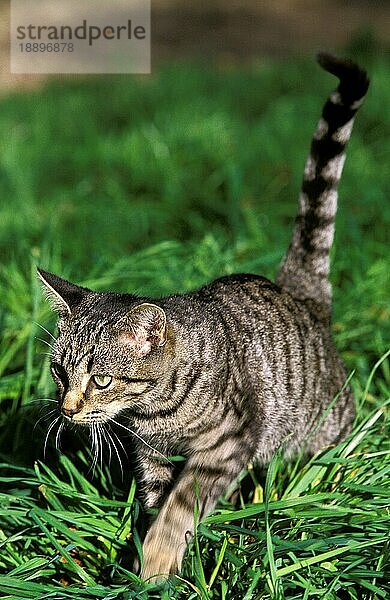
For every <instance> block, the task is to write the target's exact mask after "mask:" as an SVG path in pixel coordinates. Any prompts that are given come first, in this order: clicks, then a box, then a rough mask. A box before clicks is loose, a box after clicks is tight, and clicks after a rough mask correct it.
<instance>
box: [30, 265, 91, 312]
mask: <svg viewBox="0 0 390 600" xmlns="http://www.w3.org/2000/svg"><path fill="white" fill-rule="evenodd" d="M37 271H38V277H39V279H40V280H41V282H42V283H43V287H44V290H45V294H46V296H47V298H48V299H49V300H50V303H51V306H52V308H53V310H55V311H57V312H58V313H59V314H60V316H61V317H67V316H69V315H70V314H71V312H72V310H73V309H74V308H75V307H76V306H77V305H78V304H80V302H81V301H82V299H83V297H84V296H85V294H87V293H89V292H90V290H87V289H86V288H83V287H80V286H78V285H75V284H74V283H70V281H66V279H62V277H58V276H57V275H54V274H53V273H48V272H47V271H44V270H43V269H38V270H37Z"/></svg>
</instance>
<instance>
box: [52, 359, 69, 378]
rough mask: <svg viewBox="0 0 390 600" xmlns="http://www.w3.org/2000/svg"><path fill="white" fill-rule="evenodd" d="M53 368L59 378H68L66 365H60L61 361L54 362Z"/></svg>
mask: <svg viewBox="0 0 390 600" xmlns="http://www.w3.org/2000/svg"><path fill="white" fill-rule="evenodd" d="M51 370H52V373H53V374H54V375H56V376H57V377H58V378H59V379H61V381H64V380H65V379H67V374H66V371H65V369H64V367H63V366H62V365H60V364H59V363H52V364H51Z"/></svg>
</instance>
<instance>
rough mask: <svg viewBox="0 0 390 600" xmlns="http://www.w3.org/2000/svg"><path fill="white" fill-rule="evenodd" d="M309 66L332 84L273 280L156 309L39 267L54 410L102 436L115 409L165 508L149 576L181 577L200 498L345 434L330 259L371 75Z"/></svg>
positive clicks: (346, 405)
mask: <svg viewBox="0 0 390 600" xmlns="http://www.w3.org/2000/svg"><path fill="white" fill-rule="evenodd" d="M318 60H319V63H320V65H321V66H322V67H323V68H324V69H325V70H326V71H329V72H330V73H332V74H334V75H336V76H337V77H338V79H339V80H340V83H339V86H338V88H337V91H335V92H334V93H333V94H332V95H331V96H330V98H329V99H328V101H327V102H326V104H325V106H324V108H323V112H322V116H321V119H320V121H319V124H318V127H317V129H316V131H315V133H314V137H313V140H312V144H311V150H310V154H309V157H308V159H307V162H306V166H305V172H304V179H303V185H302V190H301V194H300V201H299V214H298V217H297V219H296V224H295V229H294V234H293V239H292V242H291V245H290V247H289V250H288V252H287V254H286V256H285V258H284V260H283V263H282V266H281V268H280V270H279V274H278V276H277V280H276V283H272V282H271V281H269V280H267V279H265V278H263V277H259V276H256V275H233V276H230V277H222V278H221V279H217V280H216V281H213V282H212V283H210V284H208V285H206V286H204V287H203V288H201V289H200V290H198V291H195V292H191V293H188V294H184V295H173V296H168V297H166V298H161V299H158V300H153V299H150V298H146V297H139V296H135V295H132V294H117V293H112V292H104V293H96V292H93V291H91V290H89V289H85V288H83V287H79V286H77V285H75V284H73V283H69V282H68V281H65V280H64V279H61V278H60V277H57V276H56V275H53V274H50V273H47V272H45V271H43V270H39V276H40V278H41V280H42V282H43V284H44V286H45V289H46V292H47V295H48V296H49V298H50V299H51V300H52V303H53V306H54V308H55V310H57V311H58V313H59V335H58V338H57V340H56V341H55V343H54V347H53V351H52V365H51V368H52V373H53V377H54V379H55V382H56V384H57V386H58V401H59V410H60V412H61V414H62V415H63V417H64V418H65V419H67V420H69V421H72V423H76V424H80V425H83V426H96V424H99V426H100V427H102V426H105V427H107V428H109V427H110V423H112V420H113V419H115V418H117V416H118V413H121V415H122V418H123V419H125V421H123V422H127V424H128V426H129V427H130V428H131V429H132V430H133V431H134V434H135V435H134V438H133V442H132V443H133V444H134V448H135V450H136V454H137V457H138V459H137V466H138V469H137V470H138V472H139V474H140V476H139V484H140V488H141V489H142V492H143V496H144V502H145V506H146V507H147V508H150V507H160V506H161V510H160V512H159V514H158V516H157V518H156V519H155V521H154V522H153V523H152V525H151V527H150V529H149V531H148V533H147V535H146V538H145V541H144V545H143V553H144V562H143V569H142V576H143V577H144V578H145V579H146V578H149V577H152V576H154V577H155V576H157V575H159V576H160V577H161V576H163V577H164V576H168V575H169V574H171V573H176V572H177V571H178V570H179V569H180V567H181V562H182V559H183V555H184V552H185V549H186V540H187V539H188V532H193V528H194V502H195V500H196V496H197V497H198V501H199V506H200V509H201V515H200V518H202V516H205V515H207V514H208V513H210V511H212V510H213V509H214V507H215V505H216V502H217V500H218V498H219V496H220V495H221V494H222V493H223V492H224V490H225V489H226V488H227V486H228V485H229V484H230V483H231V482H232V481H233V480H234V479H235V478H236V477H237V476H238V474H239V473H240V471H241V470H242V469H243V468H244V467H245V465H246V464H247V463H248V462H249V461H253V460H256V461H258V462H260V463H266V462H267V461H269V460H270V458H271V457H272V455H273V454H274V453H275V451H276V450H277V449H278V448H279V447H280V446H281V445H283V447H284V453H285V455H286V456H287V457H289V456H291V455H293V454H294V453H295V452H296V451H298V450H304V451H306V452H307V453H309V454H312V453H315V452H317V451H318V450H320V449H321V448H323V447H325V446H327V445H329V444H335V443H337V442H338V441H340V440H342V439H343V438H344V437H345V436H346V434H347V433H348V432H349V431H350V428H351V423H352V420H353V417H354V408H353V399H352V397H351V392H350V390H349V389H348V388H344V389H342V388H343V384H344V383H345V379H346V375H345V371H344V367H343V364H342V361H341V359H340V358H339V356H338V354H337V351H336V349H335V347H334V344H333V341H332V337H331V330H330V322H331V286H330V283H329V279H328V274H329V250H330V248H331V245H332V241H333V233H334V221H335V214H336V207H337V185H338V183H339V180H340V176H341V172H342V169H343V163H344V158H345V154H344V151H345V146H346V144H347V142H348V139H349V137H350V134H351V130H352V124H353V120H354V116H355V113H356V111H357V109H358V108H359V106H360V105H361V103H362V100H363V98H364V95H365V93H366V91H367V88H368V79H367V76H366V74H365V72H364V71H362V70H361V69H360V68H359V67H358V66H356V65H355V64H353V63H351V62H349V61H343V60H339V59H337V58H334V57H332V56H330V55H327V54H321V55H320V56H319V59H318ZM341 390H342V391H341ZM340 392H341V393H340ZM338 393H340V396H339V398H338V400H337V402H336V403H334V405H333V406H332V408H331V410H330V411H329V413H328V415H327V416H326V418H325V420H324V421H323V423H322V424H321V426H320V427H319V428H318V430H317V431H316V425H317V424H319V423H320V420H321V415H323V413H324V411H326V409H327V407H329V405H330V404H331V403H332V400H333V399H334V397H335V396H336V395H337V394H338ZM313 432H315V434H314V435H312V434H313ZM140 438H142V439H143V440H144V441H143V442H142V441H140ZM176 454H181V455H183V456H185V457H186V462H185V466H184V468H183V470H182V472H181V473H180V475H179V477H178V478H177V480H176V481H173V465H172V464H171V463H170V462H169V461H167V460H164V459H163V458H162V455H164V456H169V455H176Z"/></svg>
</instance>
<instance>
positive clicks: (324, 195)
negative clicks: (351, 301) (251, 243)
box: [277, 53, 369, 314]
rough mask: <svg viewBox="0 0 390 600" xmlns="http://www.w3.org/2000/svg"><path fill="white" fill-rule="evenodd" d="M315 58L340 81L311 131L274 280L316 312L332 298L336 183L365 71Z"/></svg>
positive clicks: (364, 83) (363, 88)
mask: <svg viewBox="0 0 390 600" xmlns="http://www.w3.org/2000/svg"><path fill="white" fill-rule="evenodd" d="M318 62H319V64H320V65H321V67H322V68H323V69H325V70H326V71H329V73H332V74H333V75H336V77H338V79H339V80H340V83H339V86H338V88H337V90H336V91H335V92H333V93H332V94H331V96H330V97H329V99H328V100H327V102H326V104H325V106H324V108H323V111H322V116H321V119H320V121H319V123H318V126H317V129H316V131H315V133H314V136H313V140H312V143H311V149H310V154H309V156H308V158H307V161H306V165H305V171H304V177H303V183H302V189H301V193H300V197H299V213H298V216H297V219H296V223H295V229H294V233H293V238H292V241H291V244H290V247H289V249H288V251H287V254H286V256H285V258H284V260H283V262H282V264H281V267H280V271H279V274H278V277H277V283H278V284H279V285H280V286H281V287H283V288H284V289H286V290H288V291H289V292H290V293H291V294H292V295H293V296H294V297H295V298H298V299H302V300H307V299H308V300H312V301H313V303H314V305H315V306H318V309H319V310H320V312H322V313H325V314H327V313H329V311H330V307H331V301H332V289H331V285H330V283H329V280H328V275H329V251H330V248H331V246H332V242H333V234H334V223H335V216H336V210H337V186H338V183H339V181H340V177H341V173H342V170H343V165H344V159H345V147H346V145H347V142H348V140H349V138H350V135H351V131H352V125H353V122H354V118H355V114H356V112H357V110H358V109H359V107H360V106H361V104H362V102H363V99H364V96H365V94H366V92H367V89H368V85H369V80H368V77H367V74H366V73H365V71H363V70H362V69H361V68H360V67H358V66H357V65H356V64H354V63H353V62H351V61H349V60H341V59H338V58H335V57H334V56H331V55H329V54H323V53H321V54H319V55H318Z"/></svg>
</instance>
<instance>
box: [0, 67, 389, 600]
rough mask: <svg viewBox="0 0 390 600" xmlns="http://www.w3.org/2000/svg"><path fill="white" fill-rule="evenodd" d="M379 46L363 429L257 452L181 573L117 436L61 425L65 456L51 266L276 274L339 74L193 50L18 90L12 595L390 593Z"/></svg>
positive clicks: (348, 195)
mask: <svg viewBox="0 0 390 600" xmlns="http://www.w3.org/2000/svg"><path fill="white" fill-rule="evenodd" d="M366 61H367V63H368V66H369V69H370V72H371V74H372V78H373V85H372V89H371V91H370V95H369V97H368V98H367V102H366V104H365V106H364V108H363V109H362V112H361V114H359V116H358V119H357V123H356V126H355V130H354V133H353V139H352V141H351V144H350V148H349V156H348V159H347V163H346V168H345V174H344V177H343V182H342V185H341V189H340V195H341V200H340V210H339V215H338V221H337V235H336V241H335V247H334V251H333V271H332V281H333V284H334V298H335V308H334V334H335V338H336V343H337V346H338V348H339V349H340V351H341V353H342V355H343V357H344V359H345V361H346V364H347V368H348V371H349V372H350V373H351V383H352V385H353V388H354V391H355V398H356V403H357V407H358V414H357V419H356V425H355V429H354V432H353V434H352V435H351V437H350V438H349V439H348V440H346V441H345V442H344V443H342V444H340V445H339V446H337V447H336V448H331V449H328V450H326V451H324V452H323V453H322V454H320V455H319V456H316V457H314V458H313V459H311V460H310V461H309V462H307V461H306V462H305V461H303V460H301V459H300V458H299V457H298V458H297V459H296V460H295V461H293V462H292V463H290V464H288V465H286V464H284V463H283V462H282V461H281V460H280V458H279V457H278V456H276V457H275V458H274V460H273V462H272V463H271V465H270V466H269V468H268V471H267V473H264V472H258V471H257V470H256V469H255V468H253V466H252V465H249V467H248V469H247V471H246V472H244V473H243V474H242V477H241V478H240V482H238V483H237V484H236V485H235V486H233V487H232V488H231V489H230V490H229V492H228V493H227V494H226V496H225V497H224V498H222V499H221V501H220V503H219V505H218V508H217V510H216V511H215V512H214V513H213V514H212V515H210V516H208V517H207V518H206V520H205V521H204V522H203V523H201V524H200V525H199V527H198V532H197V535H196V538H195V540H194V543H193V544H192V545H191V547H190V549H189V551H188V553H187V555H186V559H185V563H184V567H183V572H182V574H181V578H180V579H177V580H176V581H175V582H171V583H169V584H167V585H166V586H165V587H163V588H161V587H160V588H158V587H157V586H153V585H149V584H147V583H143V582H142V581H140V580H139V579H138V578H137V576H136V575H134V574H133V573H132V572H131V569H130V566H129V560H126V557H127V556H129V555H130V554H135V553H136V552H137V550H139V548H140V543H141V542H140V537H139V534H138V531H140V530H142V525H143V521H144V517H143V513H142V509H141V508H140V506H139V503H138V500H137V493H136V484H135V482H134V481H133V479H132V476H131V472H130V470H129V469H128V467H127V461H126V457H125V456H124V455H122V456H121V459H122V461H123V462H124V463H125V465H126V472H128V473H129V475H128V477H126V478H125V480H124V481H122V479H121V476H120V472H119V469H118V464H117V463H118V461H117V460H115V457H112V462H111V465H110V463H109V453H108V451H107V452H106V457H105V461H103V463H102V464H101V465H98V466H97V467H96V469H95V470H94V471H93V472H92V471H91V469H90V464H91V455H90V452H89V450H88V447H89V446H88V443H87V442H88V440H87V438H84V437H82V436H77V435H75V434H74V433H73V432H65V434H64V436H63V438H62V447H63V452H64V453H63V454H58V453H56V451H55V449H54V441H55V440H54V439H53V437H55V436H53V435H51V436H49V438H48V442H47V449H46V450H47V451H46V455H45V456H43V447H44V440H45V436H46V432H47V427H48V424H47V420H45V415H47V413H48V411H49V410H50V403H47V402H45V401H43V400H38V399H40V398H53V397H54V390H53V385H52V383H51V381H50V376H49V369H48V357H47V356H46V355H45V352H46V351H47V350H48V349H47V347H46V342H49V339H50V338H49V336H48V334H47V333H46V332H45V331H43V330H41V328H40V326H43V327H45V328H47V329H48V330H49V331H53V330H54V324H55V321H54V317H53V315H52V314H51V313H50V311H49V309H48V306H47V304H46V303H45V302H44V300H43V299H42V295H41V291H40V289H39V285H38V283H37V281H36V277H35V267H36V265H37V264H39V265H41V266H43V267H44V268H47V269H49V270H53V271H54V272H57V273H59V274H62V275H63V276H66V277H69V278H71V279H73V280H75V281H76V282H78V283H82V284H85V285H87V286H90V287H93V288H95V289H97V290H99V289H101V290H103V289H116V290H124V291H132V292H134V291H135V292H137V291H142V292H143V293H146V294H153V295H160V294H165V293H170V292H182V291H184V290H188V289H191V288H193V287H196V286H199V285H201V284H202V283H204V282H206V281H209V280H211V279H212V278H214V277H217V276H219V275H222V274H226V273H232V272H235V271H251V272H258V273H261V274H264V275H266V276H270V277H273V275H274V273H275V271H276V267H277V264H278V262H279V260H280V258H281V256H282V255H283V252H284V251H285V248H286V246H287V244H288V240H289V236H290V233H291V224H292V219H293V216H294V213H295V210H296V197H297V191H298V189H299V184H300V179H301V173H302V169H303V163H304V159H305V156H306V152H307V149H308V145H309V140H310V137H311V134H312V131H313V127H314V124H315V122H316V120H317V118H318V115H319V111H320V108H321V103H322V102H323V100H324V98H325V97H326V95H327V94H328V92H329V91H330V90H331V89H332V88H333V87H334V81H333V80H332V79H331V78H330V77H329V76H327V75H326V74H324V73H321V72H320V70H319V69H318V68H317V67H316V66H315V65H314V64H313V63H312V62H310V61H308V60H291V61H289V62H284V63H282V62H276V61H270V62H264V63H259V64H257V65H253V66H252V67H249V66H248V67H241V68H232V69H226V70H223V69H217V68H213V67H209V66H207V67H206V66H205V65H189V64H177V65H171V66H166V67H165V68H163V69H161V70H160V71H159V72H158V73H156V74H155V75H154V76H153V77H116V78H115V77H114V78H111V79H110V78H91V79H89V80H87V81H77V80H76V81H73V82H69V81H68V82H63V83H61V82H54V83H51V84H49V85H47V86H46V87H45V88H43V89H41V90H38V91H35V92H30V93H28V94H18V95H13V96H8V97H4V98H2V99H1V101H0V105H1V110H0V140H1V142H0V144H1V153H0V156H1V159H0V194H1V196H0V197H1V198H2V210H1V220H0V252H1V256H2V259H3V260H2V265H1V267H0V298H1V300H0V302H1V312H0V322H1V334H0V335H1V344H0V403H1V413H0V461H2V465H1V467H2V468H1V478H0V485H1V488H0V592H1V597H2V598H36V599H38V598H39V599H41V598H55V599H57V600H62V599H71V598H77V599H84V598H91V599H96V598H104V599H106V600H108V599H118V600H119V599H121V600H122V599H123V600H125V599H130V598H139V599H144V598H145V599H146V598H163V599H165V600H168V599H169V598H177V599H180V598H183V599H184V598H185V599H192V598H202V599H204V598H210V599H213V600H216V599H219V598H221V599H226V600H228V599H243V600H249V599H251V598H255V599H260V598H275V599H279V598H280V599H281V598H297V599H301V598H303V599H306V598H324V599H326V600H331V599H338V598H340V599H353V600H355V599H356V600H358V599H359V600H360V599H361V598H366V599H374V598H387V597H388V594H389V593H390V589H389V587H388V583H387V582H388V578H389V572H388V569H389V523H390V519H389V497H390V478H389V473H390V464H389V447H388V423H387V422H386V414H387V413H388V404H387V402H388V398H389V389H390V371H389V364H388V357H387V355H386V351H387V346H386V340H388V339H389V308H388V294H389V285H388V284H389V279H388V246H387V244H388V231H389V216H390V207H389V203H388V199H387V196H386V193H387V186H388V170H387V169H388V167H387V163H388V157H389V119H388V117H387V116H386V114H385V111H384V110H383V107H384V106H388V105H389V103H390V92H389V87H388V76H389V64H388V63H386V62H385V61H384V60H382V59H379V58H375V59H374V60H371V61H370V60H369V58H368V57H366ZM38 324H39V325H38ZM38 338H41V339H42V340H43V341H40V340H39V339H38ZM118 433H119V432H118ZM121 439H122V442H123V443H124V444H127V445H128V443H129V442H128V439H127V438H126V436H122V438H121Z"/></svg>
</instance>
